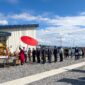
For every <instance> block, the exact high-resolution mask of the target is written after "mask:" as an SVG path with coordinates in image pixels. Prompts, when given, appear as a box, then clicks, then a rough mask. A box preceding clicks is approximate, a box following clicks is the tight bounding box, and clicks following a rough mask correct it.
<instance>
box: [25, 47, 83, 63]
mask: <svg viewBox="0 0 85 85" xmlns="http://www.w3.org/2000/svg"><path fill="white" fill-rule="evenodd" d="M82 53H83V51H82ZM24 54H25V62H27V61H28V62H33V63H34V62H37V63H43V64H45V63H46V62H48V63H52V62H57V61H60V62H62V61H63V59H64V58H68V57H69V56H70V54H69V49H64V48H61V47H59V48H58V47H56V46H55V47H54V48H50V47H48V48H36V49H34V48H33V49H32V50H31V49H30V48H29V49H28V51H27V53H26V52H25V51H24ZM74 56H75V60H77V59H79V56H80V55H79V49H78V48H75V52H74Z"/></svg>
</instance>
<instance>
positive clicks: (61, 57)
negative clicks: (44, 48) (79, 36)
mask: <svg viewBox="0 0 85 85" xmlns="http://www.w3.org/2000/svg"><path fill="white" fill-rule="evenodd" d="M59 54H60V62H62V61H63V48H60V49H59Z"/></svg>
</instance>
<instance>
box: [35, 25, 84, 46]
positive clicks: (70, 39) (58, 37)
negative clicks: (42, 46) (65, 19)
mask: <svg viewBox="0 0 85 85" xmlns="http://www.w3.org/2000/svg"><path fill="white" fill-rule="evenodd" d="M37 34H38V35H37V39H39V40H40V39H42V41H43V43H46V44H49V45H58V46H59V45H61V44H62V45H63V46H65V45H66V46H74V45H75V46H76V45H79V46H82V45H84V46H85V44H84V42H85V28H84V29H81V28H80V27H76V26H60V27H49V28H47V29H45V30H38V31H37ZM47 41H48V42H47ZM82 43H83V44H82Z"/></svg>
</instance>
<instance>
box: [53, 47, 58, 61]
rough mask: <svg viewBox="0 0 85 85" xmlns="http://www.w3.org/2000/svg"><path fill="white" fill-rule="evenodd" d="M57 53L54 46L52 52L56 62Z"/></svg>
mask: <svg viewBox="0 0 85 85" xmlns="http://www.w3.org/2000/svg"><path fill="white" fill-rule="evenodd" d="M57 53H58V50H57V48H56V47H54V51H53V54H54V62H57Z"/></svg>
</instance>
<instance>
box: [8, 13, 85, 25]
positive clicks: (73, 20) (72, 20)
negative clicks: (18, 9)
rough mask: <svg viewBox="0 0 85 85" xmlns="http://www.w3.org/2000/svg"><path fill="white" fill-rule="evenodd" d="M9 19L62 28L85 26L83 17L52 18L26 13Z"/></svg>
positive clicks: (14, 15) (84, 17)
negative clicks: (37, 22)
mask: <svg viewBox="0 0 85 85" xmlns="http://www.w3.org/2000/svg"><path fill="white" fill-rule="evenodd" d="M9 18H12V19H16V20H26V21H33V20H35V21H43V22H45V23H47V24H49V25H62V26H72V25H82V26H85V16H84V15H79V16H66V17H61V16H57V15H55V16H54V18H48V17H43V16H41V15H37V16H35V15H32V14H30V13H27V12H23V13H20V14H13V15H10V16H9Z"/></svg>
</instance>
